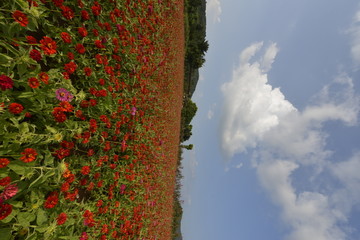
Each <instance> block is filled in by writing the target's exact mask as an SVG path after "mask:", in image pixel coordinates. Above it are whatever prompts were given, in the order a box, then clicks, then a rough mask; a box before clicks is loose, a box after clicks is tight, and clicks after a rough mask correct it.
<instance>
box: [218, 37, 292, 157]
mask: <svg viewBox="0 0 360 240" xmlns="http://www.w3.org/2000/svg"><path fill="white" fill-rule="evenodd" d="M262 46H263V43H262V42H260V43H255V44H252V45H251V46H249V47H248V48H246V49H245V50H244V51H243V52H242V53H241V54H240V64H239V67H238V68H236V69H235V70H234V71H233V76H232V80H231V81H230V82H228V83H225V84H223V85H222V87H221V90H222V92H223V94H224V103H225V104H224V114H223V116H224V117H223V121H222V124H223V125H222V148H223V149H224V151H225V153H226V154H227V155H228V156H232V155H234V154H235V153H240V152H243V151H245V149H246V148H247V147H255V146H256V142H257V141H258V140H260V139H261V138H262V137H263V135H264V134H265V133H266V132H268V131H269V130H270V129H272V128H274V127H275V126H277V125H278V124H279V118H281V117H282V116H285V115H287V114H289V113H291V112H296V109H295V108H294V107H293V106H292V104H291V103H290V102H288V101H287V100H286V99H285V97H284V95H283V94H282V93H281V91H280V89H278V88H275V89H273V88H272V86H271V85H269V84H268V80H267V71H269V70H270V68H271V63H272V62H273V61H274V58H275V56H276V53H277V51H278V48H277V46H276V44H271V45H270V46H269V47H268V48H267V49H266V50H265V53H264V55H263V56H262V57H261V58H260V59H259V60H255V61H254V62H250V60H251V59H252V58H253V57H254V56H255V54H257V53H258V52H259V51H260V50H261V48H262Z"/></svg>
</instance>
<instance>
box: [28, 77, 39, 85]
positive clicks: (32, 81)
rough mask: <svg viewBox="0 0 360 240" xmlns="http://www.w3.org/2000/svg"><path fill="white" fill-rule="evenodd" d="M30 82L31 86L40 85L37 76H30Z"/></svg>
mask: <svg viewBox="0 0 360 240" xmlns="http://www.w3.org/2000/svg"><path fill="white" fill-rule="evenodd" d="M28 84H29V86H30V87H31V88H38V87H39V86H40V83H39V80H38V79H37V78H35V77H31V78H29V79H28Z"/></svg>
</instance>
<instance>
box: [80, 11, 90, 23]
mask: <svg viewBox="0 0 360 240" xmlns="http://www.w3.org/2000/svg"><path fill="white" fill-rule="evenodd" d="M81 18H82V20H83V21H86V20H89V19H90V15H89V13H88V12H87V11H86V10H82V11H81Z"/></svg>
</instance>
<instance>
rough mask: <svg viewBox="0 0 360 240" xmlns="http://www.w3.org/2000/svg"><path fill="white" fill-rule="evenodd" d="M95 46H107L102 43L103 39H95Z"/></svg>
mask: <svg viewBox="0 0 360 240" xmlns="http://www.w3.org/2000/svg"><path fill="white" fill-rule="evenodd" d="M95 46H96V47H97V48H105V46H104V45H103V44H102V42H101V40H95Z"/></svg>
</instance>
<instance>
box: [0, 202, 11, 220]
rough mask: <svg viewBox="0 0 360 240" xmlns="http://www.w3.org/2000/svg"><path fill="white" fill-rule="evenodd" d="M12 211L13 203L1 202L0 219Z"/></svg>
mask: <svg viewBox="0 0 360 240" xmlns="http://www.w3.org/2000/svg"><path fill="white" fill-rule="evenodd" d="M11 212H12V205H10V204H7V203H5V204H0V220H3V219H5V218H6V217H7V216H9V215H10V213H11Z"/></svg>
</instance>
